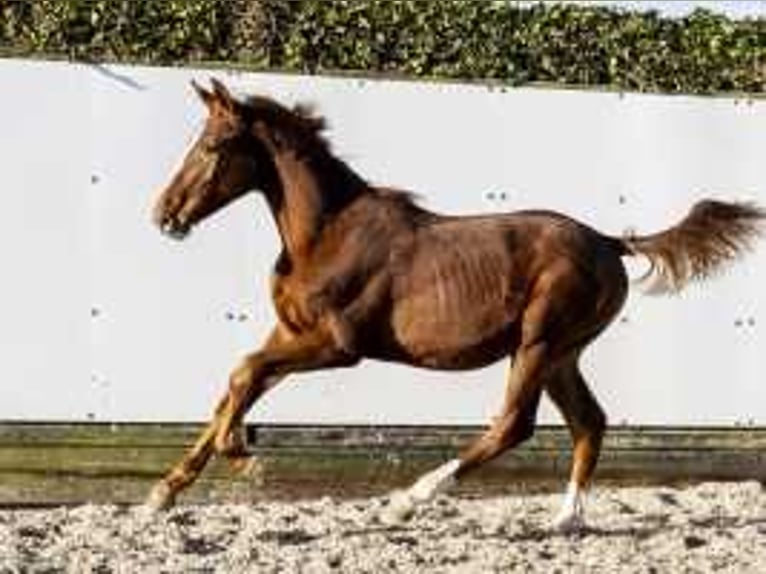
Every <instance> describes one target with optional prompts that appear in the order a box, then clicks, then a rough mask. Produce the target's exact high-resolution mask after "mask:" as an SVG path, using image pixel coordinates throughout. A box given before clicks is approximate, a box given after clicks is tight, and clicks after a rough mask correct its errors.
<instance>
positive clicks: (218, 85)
mask: <svg viewBox="0 0 766 574" xmlns="http://www.w3.org/2000/svg"><path fill="white" fill-rule="evenodd" d="M210 83H211V84H212V85H213V93H214V94H215V96H216V98H217V99H218V103H219V104H221V105H222V106H223V108H224V109H225V110H226V111H229V112H234V111H236V109H237V101H236V100H235V99H234V96H232V95H231V92H230V91H229V88H227V87H226V86H224V85H223V82H221V81H220V80H217V79H216V78H210Z"/></svg>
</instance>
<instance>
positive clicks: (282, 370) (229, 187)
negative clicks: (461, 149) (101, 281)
mask: <svg viewBox="0 0 766 574" xmlns="http://www.w3.org/2000/svg"><path fill="white" fill-rule="evenodd" d="M192 84H193V86H194V89H195V90H196V92H197V94H198V95H199V97H200V99H201V100H202V102H203V103H204V105H205V106H206V107H207V111H208V117H207V122H206V124H205V126H204V129H203V131H202V133H201V134H200V136H199V138H198V140H197V141H196V142H195V143H194V144H193V145H192V147H191V149H190V150H189V151H188V154H187V156H186V158H185V160H184V162H183V164H182V166H181V168H180V170H179V172H178V173H177V174H176V175H175V176H174V177H173V179H172V181H171V182H170V184H169V186H168V187H167V189H165V190H164V191H163V192H162V194H161V196H160V197H159V200H158V201H157V204H156V207H155V210H154V218H155V221H156V224H157V225H158V226H159V228H160V229H161V230H162V231H163V232H165V233H167V234H168V235H170V236H172V237H175V238H182V237H184V236H185V235H186V234H187V233H189V231H190V230H191V229H192V228H193V227H194V226H195V225H196V224H197V223H199V222H200V221H201V220H203V219H204V218H206V217H207V216H209V215H211V214H212V213H213V212H215V211H216V210H218V209H220V208H222V207H224V206H225V205H227V204H229V203H230V202H232V201H234V200H235V199H237V198H238V197H240V196H242V195H243V194H245V193H246V192H248V191H250V190H258V191H260V192H261V193H262V194H263V196H264V197H265V199H266V203H268V206H269V209H270V210H271V213H272V215H273V217H274V220H275V222H276V225H277V228H278V230H279V235H280V237H281V240H282V251H281V254H280V255H279V257H278V259H277V261H276V264H275V266H274V270H273V274H272V280H271V286H272V295H273V301H274V306H275V308H276V312H277V316H278V318H279V319H278V321H277V324H276V326H275V327H274V329H273V331H272V333H271V335H270V336H269V337H268V339H267V341H266V342H265V344H264V345H263V346H262V347H261V348H260V350H258V351H256V352H254V353H252V354H250V355H248V356H246V357H245V358H244V359H243V360H242V362H241V363H240V364H239V366H238V367H237V368H236V369H235V370H234V371H233V373H232V374H231V377H230V381H229V385H228V389H227V391H226V393H225V394H224V396H223V397H222V398H221V400H220V402H219V403H218V406H217V407H216V408H215V412H214V415H213V417H212V420H211V421H210V423H209V424H208V425H207V427H206V428H205V429H204V431H203V432H202V435H201V436H200V437H199V439H198V440H197V442H196V443H195V444H194V445H193V446H192V447H191V449H190V450H189V452H188V453H187V454H186V455H185V456H184V458H183V459H182V460H181V461H180V462H179V463H178V464H177V465H176V466H175V467H174V468H173V469H172V470H171V471H170V472H169V473H168V474H167V476H166V477H165V478H163V479H162V480H161V481H160V482H159V483H158V484H157V485H156V486H155V487H154V489H153V490H152V492H151V494H150V496H149V499H148V505H149V506H150V507H152V508H155V509H156V508H163V507H167V506H169V505H171V504H172V503H173V502H174V500H175V498H176V495H177V494H178V492H179V491H180V490H181V489H183V488H185V487H187V486H189V485H190V484H191V483H192V482H193V481H194V480H195V478H196V477H197V476H198V475H199V473H200V472H201V471H202V469H203V467H204V466H205V464H206V462H207V461H208V459H209V458H210V456H211V455H213V454H214V453H216V454H219V455H222V456H224V457H226V458H228V459H229V460H230V461H231V462H232V464H233V466H234V467H235V468H238V469H242V468H245V467H247V464H248V461H249V459H248V453H247V452H246V449H245V445H244V440H243V439H242V436H243V435H242V432H241V431H242V425H243V417H244V416H245V414H246V413H247V411H248V409H250V407H251V406H252V405H253V403H254V402H255V401H256V400H257V399H258V398H259V397H260V396H262V395H263V393H265V392H266V391H267V390H269V389H270V388H272V387H274V385H276V384H277V383H278V382H279V381H280V380H281V379H282V378H283V377H285V376H286V375H288V374H290V373H296V372H303V371H311V370H316V369H329V368H337V367H350V366H352V365H356V364H357V363H358V362H359V361H360V360H362V359H363V358H369V359H377V360H382V361H394V362H398V363H405V364H408V365H413V366H417V367H426V368H430V369H446V370H460V369H474V368H478V367H483V366H485V365H489V364H490V363H494V362H495V361H498V360H499V359H502V358H504V357H511V358H512V363H511V368H510V370H509V373H508V378H507V381H506V387H505V397H504V400H503V402H502V405H500V409H499V412H498V414H497V416H496V417H495V418H494V419H493V422H492V424H491V425H490V427H489V429H488V430H487V431H486V433H485V434H483V435H482V436H481V437H479V438H478V439H477V440H476V441H475V442H474V443H473V444H471V445H469V446H468V447H467V448H466V449H465V450H464V451H463V452H461V453H460V455H459V457H458V458H456V459H454V460H452V461H450V462H447V463H446V464H444V465H442V466H440V467H439V468H438V469H436V470H435V471H432V472H430V473H428V474H426V475H425V476H423V477H422V478H421V479H420V480H418V481H417V482H416V483H415V485H413V486H412V487H411V488H410V489H409V490H407V491H405V492H402V493H398V494H397V496H395V497H394V498H393V499H392V501H391V504H390V505H389V507H388V517H389V518H396V517H404V516H407V515H408V514H409V513H411V512H412V510H413V508H414V506H415V504H416V503H418V502H422V501H425V500H427V499H428V498H429V497H431V496H432V495H433V494H434V493H436V492H439V491H441V490H443V489H444V488H446V487H447V486H448V485H449V484H451V483H452V482H453V481H454V480H456V479H459V478H460V477H462V476H464V475H465V474H466V473H468V472H469V471H471V470H472V469H475V468H476V467H478V466H479V465H481V464H483V463H485V462H487V461H488V460H490V459H493V458H495V457H497V456H498V455H499V454H501V453H502V452H504V451H506V450H508V449H510V448H512V447H513V446H515V445H517V444H519V443H521V442H522V441H524V440H525V439H528V438H529V437H530V436H532V433H533V431H534V425H535V416H536V411H537V407H538V402H539V400H540V395H541V393H542V392H543V391H546V392H547V393H548V395H549V396H550V398H551V399H552V400H553V402H554V403H555V405H556V406H557V407H558V409H559V410H560V411H561V414H562V415H563V417H564V419H565V421H566V423H567V425H568V427H569V429H570V431H571V435H572V440H573V449H574V453H573V464H572V469H571V478H570V483H569V488H568V491H567V495H566V497H565V500H564V505H563V507H562V510H561V512H560V513H559V515H558V517H557V518H556V520H555V524H556V526H558V527H560V528H571V527H574V526H578V525H580V524H581V521H582V499H581V498H582V496H583V494H584V489H585V488H586V487H587V486H588V484H589V481H590V479H591V476H592V474H593V470H594V468H595V466H596V461H597V458H598V455H599V450H600V447H601V440H602V437H603V435H604V431H605V428H606V417H605V415H604V413H603V411H602V410H601V408H600V407H599V405H598V403H597V402H596V400H595V398H594V397H593V395H592V394H591V392H590V390H589V389H588V386H587V384H586V382H585V380H584V378H583V376H582V373H581V371H580V369H579V367H578V361H579V358H580V355H581V354H582V352H583V349H584V348H585V347H586V345H588V343H590V342H591V341H592V340H593V339H594V338H595V337H597V336H598V335H599V333H601V332H602V331H603V330H604V329H605V328H606V327H607V325H609V323H610V322H611V321H612V320H613V319H614V317H615V315H616V314H617V313H618V311H619V310H620V308H621V307H622V305H623V303H624V301H625V298H626V294H627V291H628V280H627V277H626V272H625V269H624V267H623V263H622V258H623V257H626V256H635V255H643V256H645V257H647V258H648V260H649V262H650V263H651V267H650V271H649V273H648V275H650V276H651V277H652V278H654V279H655V280H658V281H659V283H660V287H661V288H662V289H663V290H664V291H666V292H668V291H670V292H674V291H676V290H678V289H680V288H681V287H683V286H684V285H685V284H686V283H688V282H689V281H690V280H694V279H699V278H704V277H707V276H709V275H711V274H712V273H713V272H715V271H716V270H718V269H719V268H720V267H721V265H722V264H723V263H725V262H726V261H728V260H731V259H734V258H736V257H737V256H739V255H740V254H741V253H742V252H743V251H744V250H745V248H746V247H747V246H748V244H749V243H750V241H751V240H752V239H753V238H754V237H755V236H756V235H757V234H758V233H759V230H760V227H759V224H760V221H761V219H762V218H763V217H764V212H763V211H762V210H760V209H758V208H757V207H754V206H752V205H749V204H741V203H725V202H719V201H711V200H706V201H701V202H699V203H698V204H696V205H695V206H694V207H693V209H692V210H691V212H690V213H689V214H688V215H687V216H686V218H685V219H683V220H682V221H681V222H680V223H679V224H677V225H676V226H674V227H671V228H669V229H667V230H665V231H662V232H660V233H656V234H653V235H646V236H629V237H622V238H618V237H609V236H607V235H603V234H601V233H599V232H598V231H595V230H594V229H591V228H590V227H588V226H586V225H583V224H582V223H580V222H578V221H575V220H574V219H571V218H569V217H567V216H565V215H561V214H559V213H554V212H550V211H521V212H516V213H504V214H498V215H477V216H470V217H448V216H444V215H439V214H436V213H432V212H430V211H427V210H426V209H423V208H422V207H419V206H417V205H416V204H415V203H414V202H413V201H412V200H411V198H410V196H409V195H408V194H407V193H404V192H401V191H396V190H392V189H385V188H380V187H373V186H371V185H370V184H368V183H367V182H366V181H365V180H364V179H363V178H362V177H361V176H359V175H358V174H357V173H355V172H354V171H353V170H352V169H351V168H350V167H349V166H348V165H347V164H346V163H344V162H343V161H342V160H340V159H339V158H338V157H336V156H335V155H333V153H332V151H331V150H330V147H329V145H328V143H327V141H326V140H325V139H324V137H323V128H324V121H323V120H322V119H321V118H319V117H317V116H315V115H314V114H312V113H311V112H310V111H309V110H308V109H307V108H305V107H302V106H297V107H295V108H294V109H290V108H287V107H285V106H282V105H280V104H279V103H277V102H276V101H274V100H272V99H269V98H266V97H262V96H252V97H249V98H247V99H245V100H240V99H236V98H234V97H233V96H232V95H231V94H230V92H229V91H228V90H227V89H226V87H225V86H224V85H223V84H221V83H220V82H218V81H216V80H213V81H212V90H208V89H205V88H202V87H200V86H199V85H197V84H195V83H194V82H192Z"/></svg>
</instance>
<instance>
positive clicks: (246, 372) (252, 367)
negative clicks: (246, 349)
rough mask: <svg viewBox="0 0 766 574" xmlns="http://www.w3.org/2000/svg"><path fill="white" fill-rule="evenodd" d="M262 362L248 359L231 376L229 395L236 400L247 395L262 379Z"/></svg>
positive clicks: (253, 358)
mask: <svg viewBox="0 0 766 574" xmlns="http://www.w3.org/2000/svg"><path fill="white" fill-rule="evenodd" d="M261 370H262V368H261V362H260V361H259V360H258V359H257V358H255V357H252V358H247V359H245V360H244V361H242V363H240V365H239V366H238V367H237V368H236V369H234V371H232V373H231V375H229V394H230V396H231V397H233V398H235V399H241V398H243V397H244V396H245V395H247V394H248V393H249V392H250V390H251V389H252V387H253V385H255V384H257V383H258V381H259V379H260V378H261Z"/></svg>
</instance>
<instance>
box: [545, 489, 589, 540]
mask: <svg viewBox="0 0 766 574" xmlns="http://www.w3.org/2000/svg"><path fill="white" fill-rule="evenodd" d="M584 497H585V493H584V491H583V489H581V488H580V487H579V486H578V485H577V483H576V482H574V481H570V482H569V485H568V486H567V491H566V494H565V495H564V503H563V504H562V505H561V510H560V511H559V513H558V514H557V515H556V518H555V519H554V520H553V526H554V528H556V529H558V530H563V531H568V530H574V529H576V528H579V527H581V526H582V525H583V510H584V508H583V499H584Z"/></svg>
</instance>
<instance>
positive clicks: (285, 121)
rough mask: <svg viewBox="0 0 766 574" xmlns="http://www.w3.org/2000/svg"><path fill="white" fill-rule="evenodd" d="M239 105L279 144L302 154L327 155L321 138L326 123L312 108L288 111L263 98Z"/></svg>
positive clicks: (327, 145)
mask: <svg viewBox="0 0 766 574" xmlns="http://www.w3.org/2000/svg"><path fill="white" fill-rule="evenodd" d="M243 105H244V107H245V110H246V111H248V112H250V113H251V114H252V115H254V116H255V115H257V116H258V117H259V118H261V119H263V120H265V121H266V122H267V123H268V125H269V127H270V128H271V129H272V130H274V132H275V133H276V134H278V136H279V138H280V139H281V140H282V143H284V144H287V145H290V146H292V147H295V148H296V149H298V150H300V151H301V152H303V153H307V152H310V151H312V150H313V149H316V148H319V149H322V150H324V151H328V152H329V151H330V143H329V142H328V141H327V139H325V137H324V135H323V132H324V131H325V129H326V128H327V121H326V120H325V118H324V117H322V116H320V115H318V114H316V112H315V111H314V107H313V106H312V105H310V104H307V103H298V104H296V105H295V106H294V107H293V108H292V109H290V108H287V107H285V106H283V105H282V104H280V103H278V102H276V101H274V100H272V99H271V98H267V97H265V96H249V97H247V98H246V99H245V101H244V102H243ZM277 143H279V142H277Z"/></svg>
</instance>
